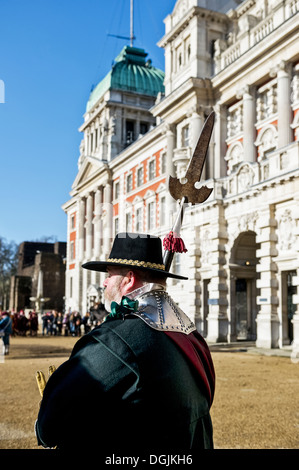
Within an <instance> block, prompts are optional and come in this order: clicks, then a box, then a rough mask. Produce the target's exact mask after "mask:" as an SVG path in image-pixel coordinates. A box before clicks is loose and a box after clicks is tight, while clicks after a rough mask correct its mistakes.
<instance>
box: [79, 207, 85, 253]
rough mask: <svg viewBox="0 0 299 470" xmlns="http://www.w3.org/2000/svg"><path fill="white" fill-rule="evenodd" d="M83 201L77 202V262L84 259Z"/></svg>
mask: <svg viewBox="0 0 299 470" xmlns="http://www.w3.org/2000/svg"><path fill="white" fill-rule="evenodd" d="M84 224H85V199H80V200H79V226H78V260H79V261H82V260H83V258H84Z"/></svg>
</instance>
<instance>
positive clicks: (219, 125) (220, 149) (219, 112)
mask: <svg viewBox="0 0 299 470" xmlns="http://www.w3.org/2000/svg"><path fill="white" fill-rule="evenodd" d="M214 109H215V113H216V116H215V125H214V136H215V152H214V172H213V174H211V175H210V176H211V177H214V178H216V179H217V178H222V177H223V176H226V162H225V160H224V157H225V154H226V144H225V139H226V132H227V131H226V129H227V118H226V107H224V106H221V105H219V104H217V105H216V106H215V107H214Z"/></svg>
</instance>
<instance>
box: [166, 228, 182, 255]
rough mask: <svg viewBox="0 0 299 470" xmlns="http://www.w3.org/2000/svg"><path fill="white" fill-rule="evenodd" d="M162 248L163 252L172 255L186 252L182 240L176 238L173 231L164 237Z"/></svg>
mask: <svg viewBox="0 0 299 470" xmlns="http://www.w3.org/2000/svg"><path fill="white" fill-rule="evenodd" d="M163 246H164V249H165V250H167V251H172V252H173V253H186V251H188V250H187V248H186V247H185V243H184V242H183V240H182V238H180V237H178V236H177V235H176V233H175V232H173V231H171V232H169V234H168V235H166V236H165V237H164V240H163Z"/></svg>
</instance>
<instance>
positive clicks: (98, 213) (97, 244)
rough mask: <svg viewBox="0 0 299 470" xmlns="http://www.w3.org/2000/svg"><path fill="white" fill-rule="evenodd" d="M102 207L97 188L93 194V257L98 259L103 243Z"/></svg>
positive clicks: (100, 192) (100, 190)
mask: <svg viewBox="0 0 299 470" xmlns="http://www.w3.org/2000/svg"><path fill="white" fill-rule="evenodd" d="M102 205H103V194H102V188H98V189H97V190H96V192H95V210H94V216H95V218H94V228H95V230H94V256H95V258H97V259H98V258H100V254H101V246H102V241H103V233H102Z"/></svg>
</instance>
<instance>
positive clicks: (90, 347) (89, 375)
mask: <svg viewBox="0 0 299 470" xmlns="http://www.w3.org/2000/svg"><path fill="white" fill-rule="evenodd" d="M83 267H84V268H86V269H90V270H95V271H102V272H104V271H107V272H108V276H107V278H106V279H105V281H104V287H105V307H106V310H107V312H109V315H108V317H107V318H106V320H105V321H104V322H103V323H102V324H101V325H99V326H98V327H96V328H94V329H93V330H92V331H91V332H89V333H88V334H86V335H84V336H83V337H82V338H81V339H80V340H79V341H78V342H77V343H76V345H75V346H74V349H73V351H72V353H71V356H70V358H69V359H68V360H67V361H66V362H65V363H63V364H62V365H61V366H60V367H58V369H57V370H56V371H55V372H54V373H53V374H52V375H51V376H50V378H49V380H48V382H47V385H46V387H45V390H44V393H43V399H42V402H41V406H40V410H39V414H38V419H37V422H36V435H37V440H38V443H39V445H43V446H44V447H55V446H57V447H58V448H60V449H71V448H73V447H74V446H80V447H81V448H82V449H88V448H94V447H93V446H94V445H96V446H97V448H98V449H105V451H107V449H113V450H117V449H119V450H121V449H126V450H128V449H134V450H135V454H136V453H137V452H138V450H146V451H148V450H151V449H161V450H167V449H168V450H169V449H175V450H176V451H178V449H203V448H213V436H212V423H211V418H210V407H211V404H212V401H213V396H214V386H215V374H214V367H213V363H212V359H211V356H210V352H209V349H208V346H207V344H206V343H205V341H204V339H203V338H202V337H201V335H200V334H199V333H198V332H197V331H196V328H195V326H194V324H193V323H192V322H191V321H190V319H189V318H188V317H187V316H186V315H185V314H184V313H183V312H182V311H181V309H180V308H178V306H177V305H176V304H175V302H174V301H173V300H172V299H171V297H170V296H169V295H168V294H167V292H166V290H165V284H166V278H168V277H170V278H177V279H187V278H185V277H182V276H178V275H175V274H172V273H170V272H168V271H166V270H165V266H164V264H163V257H162V243H161V240H160V238H158V237H154V236H152V235H146V234H136V233H135V234H133V233H120V234H118V235H117V236H116V237H115V240H114V243H113V247H112V250H111V253H110V257H109V258H108V260H107V261H91V262H88V263H85V264H84V265H83Z"/></svg>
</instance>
